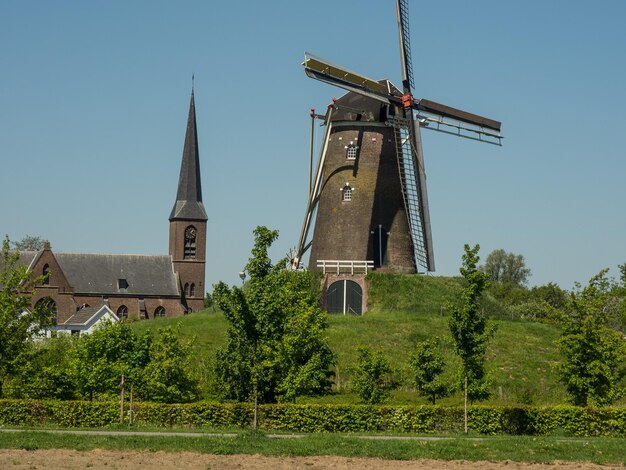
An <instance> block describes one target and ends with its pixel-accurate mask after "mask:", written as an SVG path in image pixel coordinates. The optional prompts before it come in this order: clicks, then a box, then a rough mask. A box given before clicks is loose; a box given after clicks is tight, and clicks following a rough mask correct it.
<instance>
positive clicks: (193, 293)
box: [189, 282, 196, 297]
mask: <svg viewBox="0 0 626 470" xmlns="http://www.w3.org/2000/svg"><path fill="white" fill-rule="evenodd" d="M195 296H196V285H195V284H194V283H193V282H192V283H191V285H190V286H189V297H195Z"/></svg>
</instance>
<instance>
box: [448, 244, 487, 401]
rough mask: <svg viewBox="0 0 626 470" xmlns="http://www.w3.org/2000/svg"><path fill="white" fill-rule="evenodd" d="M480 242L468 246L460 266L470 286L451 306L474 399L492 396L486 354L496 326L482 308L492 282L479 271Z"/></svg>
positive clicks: (455, 334) (463, 374)
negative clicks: (481, 302)
mask: <svg viewBox="0 0 626 470" xmlns="http://www.w3.org/2000/svg"><path fill="white" fill-rule="evenodd" d="M479 249H480V245H476V246H475V247H474V248H470V246H469V245H465V253H464V254H463V265H462V267H461V269H460V271H461V275H462V276H463V277H464V279H465V282H466V285H465V287H463V289H462V295H461V302H460V305H457V306H455V305H451V306H450V307H449V309H450V310H451V312H452V314H451V318H450V323H449V327H450V332H451V333H452V339H453V341H454V350H455V352H456V353H457V354H458V355H459V357H460V358H461V373H460V378H461V384H462V386H463V387H465V389H466V393H467V396H468V398H469V399H470V400H471V401H474V400H481V399H485V398H488V397H489V390H488V384H487V380H486V377H485V353H486V350H487V341H488V340H489V339H490V338H491V336H493V333H494V329H493V328H492V327H490V326H489V325H488V324H487V318H486V317H485V315H484V314H483V313H482V311H481V308H480V297H481V295H482V293H483V291H484V290H485V288H486V287H487V285H488V278H489V276H488V275H487V274H486V273H484V272H482V271H479V270H478V269H477V268H476V265H477V263H478V261H479V259H480V258H479V257H478V251H479Z"/></svg>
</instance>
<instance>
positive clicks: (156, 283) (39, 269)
mask: <svg viewBox="0 0 626 470" xmlns="http://www.w3.org/2000/svg"><path fill="white" fill-rule="evenodd" d="M206 225H207V214H206V211H205V209H204V205H203V203H202V185H201V177H200V157H199V152H198V135H197V127H196V109H195V101H194V92H193V89H192V92H191V101H190V104H189V117H188V119H187V131H186V133H185V143H184V147H183V156H182V163H181V167H180V177H179V180H178V190H177V194H176V201H175V203H174V207H173V208H172V212H171V213H170V216H169V254H167V255H132V254H95V253H62V252H54V251H53V250H52V247H51V246H50V243H48V242H46V243H45V244H44V247H43V249H42V250H40V251H21V252H20V253H19V261H18V262H19V264H23V265H25V266H27V267H28V269H29V270H30V271H32V272H33V274H34V275H35V276H40V275H46V277H45V278H44V281H43V284H41V285H38V286H37V288H36V294H35V296H34V297H33V302H34V304H36V303H37V302H41V303H45V304H46V305H48V306H49V307H50V308H51V309H52V310H53V311H55V312H56V323H57V324H59V325H61V324H63V323H65V322H66V321H68V320H69V319H70V318H72V317H76V316H77V314H80V313H81V312H92V311H94V310H97V309H100V308H101V307H102V306H106V307H108V309H110V310H111V311H112V312H114V313H115V314H116V315H117V316H118V317H119V318H120V319H123V318H128V317H135V318H140V319H151V318H155V317H164V316H168V317H170V316H177V315H183V314H185V313H189V312H193V311H198V310H201V309H202V308H203V306H204V292H205V285H204V278H205V262H206Z"/></svg>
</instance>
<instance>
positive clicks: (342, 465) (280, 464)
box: [0, 449, 623, 470]
mask: <svg viewBox="0 0 626 470" xmlns="http://www.w3.org/2000/svg"><path fill="white" fill-rule="evenodd" d="M85 468H89V469H94V470H100V469H106V470H131V469H132V470H137V469H144V470H149V469H158V470H187V469H191V470H195V469H201V470H235V469H237V470H241V469H263V470H265V469H276V470H291V469H306V470H321V469H336V470H348V469H350V470H353V469H359V470H361V469H363V470H398V469H403V470H404V469H410V470H413V469H434V470H439V469H447V470H461V469H481V470H494V469H501V468H506V469H524V470H549V469H559V470H561V469H563V470H570V469H571V470H574V469H578V470H582V469H585V470H586V469H608V468H616V467H610V466H602V465H593V464H588V463H567V462H556V463H551V464H527V463H517V462H467V461H441V460H410V461H402V460H381V459H364V458H348V457H333V456H319V457H265V456H261V455H211V454H197V453H192V452H179V453H173V452H163V451H159V452H126V451H124V452H122V451H111V450H102V449H96V450H92V451H77V450H68V449H52V450H34V451H28V450H19V449H0V469H2V470H18V469H28V470H43V469H68V470H75V469H85ZM621 468H623V467H621Z"/></svg>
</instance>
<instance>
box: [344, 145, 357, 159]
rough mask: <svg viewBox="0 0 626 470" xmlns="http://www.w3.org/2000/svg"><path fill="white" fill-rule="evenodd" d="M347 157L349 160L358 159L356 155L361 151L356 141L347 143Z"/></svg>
mask: <svg viewBox="0 0 626 470" xmlns="http://www.w3.org/2000/svg"><path fill="white" fill-rule="evenodd" d="M345 148H346V159H347V160H356V155H357V153H358V151H359V147H358V146H357V145H356V144H355V143H354V142H350V143H349V144H348V145H346V147H345Z"/></svg>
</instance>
